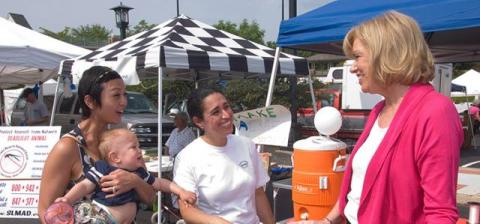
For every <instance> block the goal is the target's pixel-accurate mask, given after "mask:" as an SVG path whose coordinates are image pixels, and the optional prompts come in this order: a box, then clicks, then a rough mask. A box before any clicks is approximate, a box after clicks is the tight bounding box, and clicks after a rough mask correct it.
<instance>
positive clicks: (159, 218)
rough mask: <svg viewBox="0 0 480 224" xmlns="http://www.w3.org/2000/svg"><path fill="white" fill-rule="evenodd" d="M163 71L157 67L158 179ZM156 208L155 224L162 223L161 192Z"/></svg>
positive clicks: (160, 153) (160, 174) (160, 176)
mask: <svg viewBox="0 0 480 224" xmlns="http://www.w3.org/2000/svg"><path fill="white" fill-rule="evenodd" d="M162 81H163V69H162V67H160V66H159V67H158V86H157V87H158V88H157V91H158V105H160V106H159V107H158V110H159V111H158V114H157V123H158V131H157V156H158V178H162V155H163V150H162V147H163V145H162V144H163V143H162V135H163V134H162V129H163V124H162V117H163V109H162V97H163V94H162V86H163V83H162ZM157 208H158V211H157V212H158V213H157V214H158V216H157V223H162V222H161V221H162V192H161V191H158V192H157Z"/></svg>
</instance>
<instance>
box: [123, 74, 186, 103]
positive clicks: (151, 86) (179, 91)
mask: <svg viewBox="0 0 480 224" xmlns="http://www.w3.org/2000/svg"><path fill="white" fill-rule="evenodd" d="M162 84H163V86H162V90H163V96H164V97H165V95H166V94H168V93H173V94H175V95H176V96H177V99H180V100H181V99H185V98H187V97H188V95H190V92H191V91H192V89H194V88H195V87H194V83H193V82H189V81H167V80H163V82H162ZM127 90H128V91H135V92H141V93H143V94H145V96H147V97H148V98H149V99H151V100H152V101H153V102H154V103H155V105H157V106H158V79H150V80H143V81H142V83H141V84H139V85H134V86H127Z"/></svg>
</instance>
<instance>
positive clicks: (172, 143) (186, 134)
mask: <svg viewBox="0 0 480 224" xmlns="http://www.w3.org/2000/svg"><path fill="white" fill-rule="evenodd" d="M194 139H195V134H194V133H193V131H192V129H191V128H190V127H185V128H184V129H183V130H181V131H178V128H175V129H173V131H172V133H170V137H168V140H167V142H165V145H166V146H168V154H169V155H170V156H171V157H174V156H175V155H177V154H178V153H179V152H180V151H182V149H183V148H185V146H187V145H188V144H190V142H192V141H193V140H194Z"/></svg>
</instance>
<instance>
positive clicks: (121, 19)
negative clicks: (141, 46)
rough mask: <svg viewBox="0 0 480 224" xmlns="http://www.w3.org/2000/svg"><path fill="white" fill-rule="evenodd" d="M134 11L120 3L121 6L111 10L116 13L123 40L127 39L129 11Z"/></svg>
mask: <svg viewBox="0 0 480 224" xmlns="http://www.w3.org/2000/svg"><path fill="white" fill-rule="evenodd" d="M131 9H133V8H132V7H128V6H126V5H123V4H122V3H121V2H120V5H119V6H116V7H113V8H111V9H110V10H113V11H114V12H115V21H116V22H117V27H118V28H120V38H121V39H122V40H123V39H125V37H127V27H128V22H129V21H128V20H129V19H128V11H129V10H131Z"/></svg>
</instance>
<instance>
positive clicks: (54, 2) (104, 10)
mask: <svg viewBox="0 0 480 224" xmlns="http://www.w3.org/2000/svg"><path fill="white" fill-rule="evenodd" d="M283 1H284V4H285V13H284V16H285V18H288V15H289V13H288V3H289V0H283ZM331 1H332V0H297V15H301V14H303V13H305V12H308V11H310V10H312V9H315V8H318V7H319V6H322V5H324V4H326V3H328V2H331ZM122 3H123V5H127V6H130V7H132V8H134V9H133V10H131V11H130V26H131V27H133V26H134V25H136V24H138V22H139V21H140V20H142V19H144V20H145V21H146V22H148V23H154V24H159V23H162V22H164V21H166V20H168V19H171V18H173V17H175V16H176V15H177V7H176V4H177V0H123V1H122ZM179 3H180V14H184V15H186V16H189V17H190V18H192V19H196V20H199V21H201V22H204V23H207V24H210V25H213V24H215V23H217V22H218V21H219V20H224V21H231V22H234V23H236V24H239V23H240V22H241V21H242V20H243V19H247V20H248V21H249V22H251V21H253V20H254V21H256V22H257V23H258V24H259V25H260V28H261V29H263V30H265V37H264V40H265V41H276V39H277V36H278V27H279V25H280V21H281V20H282V0H179ZM119 4H120V1H118V0H80V1H72V0H33V1H32V0H0V6H1V7H0V16H1V17H4V18H5V17H7V14H8V13H9V12H12V13H18V14H23V15H24V16H25V17H26V18H27V21H28V22H29V23H30V26H32V28H33V29H35V30H39V27H43V28H46V29H48V30H51V31H54V32H59V31H62V30H63V29H64V28H65V27H72V28H77V27H79V26H81V25H93V24H99V25H102V26H105V27H106V28H108V29H110V30H112V33H113V34H116V35H118V34H119V29H118V28H117V27H116V25H115V16H114V12H113V11H112V10H110V8H112V7H115V6H118V5H119Z"/></svg>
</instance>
